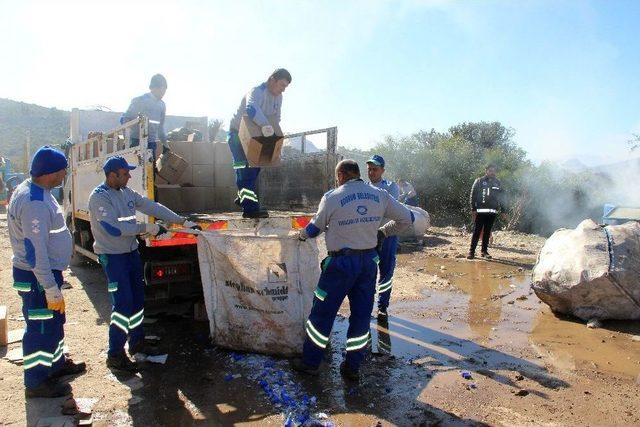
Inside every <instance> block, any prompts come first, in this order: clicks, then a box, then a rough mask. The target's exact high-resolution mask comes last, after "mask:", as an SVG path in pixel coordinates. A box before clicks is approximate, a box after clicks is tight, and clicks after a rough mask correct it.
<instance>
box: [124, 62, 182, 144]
mask: <svg viewBox="0 0 640 427" xmlns="http://www.w3.org/2000/svg"><path fill="white" fill-rule="evenodd" d="M166 93H167V79H165V77H164V76H163V75H162V74H155V75H154V76H153V77H151V81H150V82H149V92H147V93H145V94H144V95H140V96H137V97H135V98H133V99H132V100H131V103H130V104H129V108H127V111H125V112H124V113H123V114H122V117H120V123H121V124H124V123H126V122H128V121H131V120H134V119H135V118H137V117H138V116H139V115H140V114H142V115H143V116H145V117H146V118H148V119H149V136H148V148H150V149H151V150H152V151H153V152H154V155H155V151H156V146H157V143H158V141H160V143H161V144H162V152H163V153H166V152H167V151H169V150H170V147H169V143H168V142H167V135H166V133H165V131H164V120H165V117H166V114H167V106H166V105H165V103H164V101H163V100H162V98H164V95H165V94H166ZM139 133H140V132H139V130H138V128H133V129H131V146H132V147H135V146H137V145H139V144H140V135H139Z"/></svg>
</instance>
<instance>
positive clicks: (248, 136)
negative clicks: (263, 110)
mask: <svg viewBox="0 0 640 427" xmlns="http://www.w3.org/2000/svg"><path fill="white" fill-rule="evenodd" d="M267 119H268V120H269V123H271V126H273V130H274V132H275V134H274V135H273V136H269V137H266V136H262V128H261V127H260V126H258V125H257V124H255V123H254V121H253V120H251V119H249V117H248V116H243V117H242V120H241V121H240V129H239V133H238V136H239V137H240V142H241V143H242V149H243V150H244V154H245V156H246V157H247V161H248V162H249V165H250V166H253V167H264V166H278V165H279V164H280V152H281V151H282V144H283V142H284V138H283V136H282V129H280V125H279V124H278V123H277V121H276V120H275V116H269V117H267Z"/></svg>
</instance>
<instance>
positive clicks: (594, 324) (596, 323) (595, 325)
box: [587, 319, 602, 329]
mask: <svg viewBox="0 0 640 427" xmlns="http://www.w3.org/2000/svg"><path fill="white" fill-rule="evenodd" d="M587 328H589V329H599V328H602V322H601V321H600V320H599V319H591V320H589V321H588V322H587Z"/></svg>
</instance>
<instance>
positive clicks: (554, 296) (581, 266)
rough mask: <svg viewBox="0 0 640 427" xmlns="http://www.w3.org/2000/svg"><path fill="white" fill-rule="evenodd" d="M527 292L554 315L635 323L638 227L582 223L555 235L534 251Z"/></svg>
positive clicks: (639, 311)
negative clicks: (628, 320)
mask: <svg viewBox="0 0 640 427" xmlns="http://www.w3.org/2000/svg"><path fill="white" fill-rule="evenodd" d="M532 288H533V290H534V291H535V293H536V295H538V297H539V298H540V299H541V300H542V301H544V302H545V303H547V304H548V305H549V306H550V307H551V309H552V310H553V311H555V312H559V313H565V314H571V315H574V316H576V317H579V318H581V319H584V320H591V319H640V224H638V222H628V223H626V224H622V225H609V226H606V227H601V226H599V225H598V224H596V223H595V222H593V221H592V220H585V221H583V222H581V223H580V224H579V225H578V227H576V228H575V229H573V230H566V229H561V230H558V231H556V232H555V233H553V235H552V236H551V237H549V239H547V241H546V242H545V244H544V246H543V247H542V249H541V251H540V255H539V256H538V262H537V263H536V265H535V267H534V269H533V284H532Z"/></svg>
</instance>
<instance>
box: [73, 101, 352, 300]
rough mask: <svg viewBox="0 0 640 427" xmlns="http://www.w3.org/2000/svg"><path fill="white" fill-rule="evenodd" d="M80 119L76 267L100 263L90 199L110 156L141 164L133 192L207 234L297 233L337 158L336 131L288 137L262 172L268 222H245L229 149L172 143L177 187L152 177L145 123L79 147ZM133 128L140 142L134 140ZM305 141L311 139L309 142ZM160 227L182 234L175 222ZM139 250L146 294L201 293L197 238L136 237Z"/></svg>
mask: <svg viewBox="0 0 640 427" xmlns="http://www.w3.org/2000/svg"><path fill="white" fill-rule="evenodd" d="M78 121H79V118H78V115H77V114H76V115H72V118H71V141H72V142H73V144H72V145H71V146H70V147H69V149H68V155H69V158H70V162H69V163H70V173H69V174H68V176H67V180H66V182H65V192H64V205H65V212H67V222H68V226H69V228H70V230H71V231H72V234H73V241H74V258H75V259H76V260H77V261H80V260H82V259H84V258H89V259H92V260H94V261H96V260H97V256H96V255H95V254H94V253H93V249H92V247H93V236H92V234H91V228H90V226H89V209H88V200H89V195H90V194H91V192H92V190H93V189H94V188H95V187H96V186H97V185H99V184H100V183H102V182H103V181H104V173H103V171H102V165H103V164H104V162H105V159H106V158H107V157H109V156H112V155H116V154H117V155H121V156H123V157H125V158H126V159H127V161H128V162H129V163H130V164H135V165H138V167H137V168H136V169H135V170H133V171H132V172H131V179H130V180H129V184H128V186H129V187H130V188H132V189H133V190H135V191H137V192H138V193H140V194H142V195H145V196H146V197H148V198H150V199H152V200H156V201H159V202H161V203H163V204H164V205H165V206H167V207H169V208H170V209H173V210H174V211H176V212H178V213H179V214H181V215H184V216H186V217H188V218H189V219H191V220H192V221H196V222H197V223H199V224H200V225H201V226H202V228H203V229H205V230H206V229H210V230H226V229H259V228H262V227H277V228H279V229H282V228H289V229H299V228H302V227H304V226H306V225H307V224H308V222H309V220H310V219H311V216H312V213H313V212H314V211H315V209H316V207H317V205H318V203H319V201H320V198H321V197H322V194H324V192H326V191H328V190H329V189H330V188H332V187H333V185H334V178H333V170H334V168H335V165H336V164H337V162H338V161H339V157H340V156H339V155H338V154H337V153H336V145H337V144H336V139H337V138H336V137H337V129H336V128H335V127H334V128H327V129H319V130H316V131H310V132H302V133H297V134H290V135H287V136H286V138H287V139H288V140H289V144H287V141H286V140H285V149H283V160H282V163H281V166H280V167H277V168H267V169H264V170H263V172H262V173H261V178H260V181H259V194H260V197H261V199H262V200H261V201H262V204H263V205H264V206H265V207H266V208H268V209H269V210H270V214H271V216H270V218H266V219H243V218H242V216H241V213H240V211H239V209H238V208H237V207H236V206H235V205H234V204H233V200H234V198H235V193H236V188H235V174H234V170H233V167H232V160H231V155H230V152H229V148H228V145H227V144H226V143H224V142H209V141H206V139H208V138H206V139H205V142H186V141H185V142H170V145H171V149H172V151H174V152H175V153H177V154H178V155H180V156H181V157H183V158H185V160H186V161H187V162H188V163H189V167H188V168H187V171H185V174H184V176H183V178H181V181H180V182H178V183H174V184H167V183H165V182H163V180H162V179H161V178H160V177H159V176H158V175H157V173H156V170H155V167H154V163H153V159H154V153H152V150H151V149H149V148H148V139H149V127H150V123H149V120H148V119H147V118H145V117H143V116H140V117H138V118H137V119H135V120H132V121H130V122H128V123H125V124H123V125H122V126H119V127H116V128H115V129H112V130H110V131H107V132H100V133H93V134H92V135H90V137H89V138H88V139H86V140H84V141H79V139H80V138H79V136H78V133H79V130H78V129H79V124H78ZM151 126H153V125H152V124H151ZM204 126H206V118H205V119H204ZM134 129H136V130H137V131H136V132H135V134H136V136H139V138H138V140H137V139H136V138H131V134H132V130H134ZM204 134H205V135H206V134H207V133H206V132H204ZM323 140H326V148H325V147H323V149H321V150H317V151H315V152H313V153H309V152H305V146H306V147H307V149H306V150H307V151H308V147H309V146H312V147H315V146H314V145H313V144H317V145H320V143H319V142H318V141H323ZM310 141H314V142H313V144H310ZM287 147H288V148H287ZM292 186H293V187H292ZM290 187H291V188H290ZM285 198H286V199H285ZM272 209H275V210H272ZM136 216H137V220H138V221H139V222H154V221H155V219H154V218H152V217H148V216H147V215H144V214H142V213H137V215H136ZM165 226H167V227H168V228H180V225H176V224H173V225H172V224H165ZM140 252H141V255H142V259H143V261H144V271H145V280H146V284H147V286H148V288H153V291H152V292H149V294H150V295H153V297H154V298H156V299H164V298H169V297H174V296H180V295H189V294H193V293H198V292H199V291H201V287H200V283H199V277H200V276H199V272H198V259H197V251H196V238H195V236H193V235H192V234H187V233H180V232H174V233H170V236H169V237H168V238H162V239H156V238H154V237H148V238H146V239H144V240H143V239H141V240H140Z"/></svg>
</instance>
